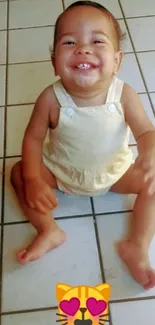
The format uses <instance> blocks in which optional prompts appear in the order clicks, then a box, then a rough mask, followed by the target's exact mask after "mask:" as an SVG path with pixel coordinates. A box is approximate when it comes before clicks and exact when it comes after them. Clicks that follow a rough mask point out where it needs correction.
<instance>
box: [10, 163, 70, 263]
mask: <svg viewBox="0 0 155 325" xmlns="http://www.w3.org/2000/svg"><path fill="white" fill-rule="evenodd" d="M41 175H42V178H43V179H44V180H45V181H46V182H47V183H48V185H49V186H50V187H51V189H54V188H56V187H57V185H56V180H55V177H54V176H53V175H52V174H51V173H50V172H49V171H48V169H47V168H46V167H45V166H44V165H42V166H41ZM11 183H12V185H13V188H14V190H15V192H16V195H17V197H18V200H19V203H20V205H21V208H22V210H23V212H24V214H25V216H26V217H27V218H28V219H29V221H30V222H31V224H32V225H33V226H34V227H35V228H36V230H37V232H38V234H37V236H36V238H35V239H34V241H33V242H32V243H31V244H30V245H29V246H28V247H27V248H26V249H21V250H20V251H19V252H18V253H17V259H18V261H19V262H20V263H22V264H26V263H28V262H30V261H33V260H36V259H38V258H40V257H41V256H42V255H44V254H45V253H46V252H48V251H49V250H51V249H53V248H55V247H57V246H59V245H60V244H62V243H63V242H64V240H65V237H66V235H65V233H64V231H63V230H61V229H60V228H59V227H58V225H57V224H56V222H55V220H54V218H53V217H52V216H51V215H50V214H47V215H45V214H42V213H39V212H37V211H36V210H34V209H31V208H29V207H28V205H27V204H26V202H25V197H24V187H23V182H22V177H21V162H18V163H17V164H16V165H15V166H13V168H12V171H11Z"/></svg>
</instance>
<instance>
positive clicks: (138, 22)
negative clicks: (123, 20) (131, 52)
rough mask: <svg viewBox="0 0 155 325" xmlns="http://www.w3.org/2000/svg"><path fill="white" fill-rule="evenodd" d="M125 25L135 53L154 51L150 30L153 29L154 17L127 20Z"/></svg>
mask: <svg viewBox="0 0 155 325" xmlns="http://www.w3.org/2000/svg"><path fill="white" fill-rule="evenodd" d="M127 24H128V26H129V30H130V33H131V37H132V40H133V42H134V46H135V49H136V51H148V50H155V39H154V37H152V30H154V29H155V17H145V18H133V19H127ZM144 39H145V42H144Z"/></svg>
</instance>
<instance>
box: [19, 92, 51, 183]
mask: <svg viewBox="0 0 155 325" xmlns="http://www.w3.org/2000/svg"><path fill="white" fill-rule="evenodd" d="M50 101H51V96H50V94H49V89H48V88H47V89H45V90H44V91H43V92H42V93H41V95H40V96H39V97H38V99H37V101H36V104H35V106H34V110H33V112H32V115H31V118H30V121H29V123H28V126H27V128H26V131H25V134H24V139H23V144H22V169H23V178H24V179H31V178H35V177H37V176H40V165H41V160H42V146H43V141H44V139H45V137H46V133H47V130H48V126H49V112H50Z"/></svg>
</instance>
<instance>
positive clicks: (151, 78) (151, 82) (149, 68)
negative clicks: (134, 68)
mask: <svg viewBox="0 0 155 325" xmlns="http://www.w3.org/2000/svg"><path fill="white" fill-rule="evenodd" d="M137 55H138V59H139V62H140V65H141V68H142V71H143V74H144V78H145V81H146V84H147V87H148V90H149V91H155V65H154V61H155V51H154V52H148V53H138V54H137Z"/></svg>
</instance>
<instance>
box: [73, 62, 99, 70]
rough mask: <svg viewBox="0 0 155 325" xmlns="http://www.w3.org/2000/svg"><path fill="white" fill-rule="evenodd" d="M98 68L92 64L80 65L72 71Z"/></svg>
mask: <svg viewBox="0 0 155 325" xmlns="http://www.w3.org/2000/svg"><path fill="white" fill-rule="evenodd" d="M97 67H98V66H97V65H95V64H93V63H80V64H78V65H76V66H74V69H76V70H92V69H96V68H97Z"/></svg>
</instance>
